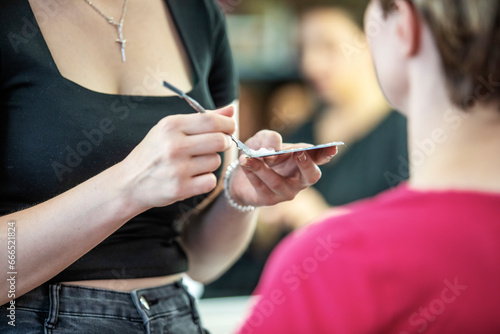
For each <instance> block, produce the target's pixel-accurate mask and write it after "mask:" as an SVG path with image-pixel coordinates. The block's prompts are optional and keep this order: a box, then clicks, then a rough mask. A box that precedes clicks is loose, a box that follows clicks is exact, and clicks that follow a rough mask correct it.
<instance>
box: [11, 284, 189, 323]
mask: <svg viewBox="0 0 500 334" xmlns="http://www.w3.org/2000/svg"><path fill="white" fill-rule="evenodd" d="M51 300H52V303H51ZM55 300H58V303H57V307H58V310H57V313H66V314H71V313H75V314H82V313H85V314H89V315H92V314H96V315H109V316H113V317H123V318H128V319H134V318H137V319H141V320H142V319H143V318H144V317H148V318H150V317H154V316H155V315H157V314H158V312H160V313H162V314H164V313H165V312H168V311H172V312H174V311H175V310H177V309H178V308H179V305H192V300H191V298H190V296H189V295H187V291H186V290H185V287H184V285H183V284H182V282H180V281H179V282H175V283H172V284H168V285H164V286H159V287H153V288H146V289H138V290H134V291H131V292H121V291H114V290H106V289H99V288H89V287H82V286H73V285H65V284H44V285H42V286H40V287H38V288H36V289H34V290H32V291H30V292H28V293H27V294H25V295H23V296H21V297H19V298H17V299H16V307H17V308H25V309H31V310H39V311H44V312H49V311H52V312H53V311H55V310H51V309H50V308H51V305H52V307H54V301H55ZM89 303H91V305H92V308H89ZM110 305H112V306H113V307H110ZM138 310H139V312H138Z"/></svg>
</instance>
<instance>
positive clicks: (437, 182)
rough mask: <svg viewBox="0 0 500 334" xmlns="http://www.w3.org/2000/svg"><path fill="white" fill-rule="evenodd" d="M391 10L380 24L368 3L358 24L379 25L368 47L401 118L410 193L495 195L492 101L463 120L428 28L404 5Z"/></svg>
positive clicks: (498, 142)
mask: <svg viewBox="0 0 500 334" xmlns="http://www.w3.org/2000/svg"><path fill="white" fill-rule="evenodd" d="M396 9H397V10H396V12H395V13H394V14H392V15H389V16H388V17H387V18H384V17H383V14H382V12H381V7H380V4H379V3H378V1H371V2H370V5H369V6H368V9H367V11H366V17H365V22H367V23H368V22H372V23H376V22H379V23H380V22H382V23H383V24H382V25H380V27H381V29H380V31H379V33H378V34H376V35H372V36H369V43H370V46H371V50H372V54H373V58H374V63H375V67H376V70H377V73H378V79H379V82H380V85H381V87H382V89H383V91H384V94H385V95H386V97H387V99H388V100H389V101H390V102H391V103H392V104H393V105H394V106H395V107H396V108H397V109H398V110H401V111H403V112H404V113H405V114H406V115H407V116H408V127H409V137H408V138H409V157H410V172H411V175H410V185H411V186H412V187H413V188H415V189H422V190H431V189H436V190H442V189H466V190H475V191H483V192H493V193H498V192H500V178H499V177H498V170H499V168H500V158H499V157H498V151H499V150H500V135H499V134H500V113H499V112H498V104H499V103H498V101H494V102H490V103H484V102H482V101H481V100H480V96H478V97H477V98H478V104H477V105H476V106H475V107H474V108H473V109H472V110H470V111H468V112H467V113H465V112H464V111H462V110H458V109H457V108H456V107H454V106H453V104H452V103H451V102H450V98H449V95H448V92H447V89H446V84H445V78H444V75H443V70H442V66H441V60H440V56H439V53H438V51H437V47H436V44H435V41H434V38H433V36H432V33H431V31H430V30H429V28H428V26H427V24H426V23H425V22H424V21H422V19H421V18H420V15H419V14H418V13H417V12H416V10H415V8H414V7H413V6H412V5H411V3H410V2H407V1H396ZM437 133H439V136H436V134H437ZM436 139H439V140H436ZM432 142H433V144H431V143H432ZM424 144H427V145H428V147H429V149H422V147H423V145H424Z"/></svg>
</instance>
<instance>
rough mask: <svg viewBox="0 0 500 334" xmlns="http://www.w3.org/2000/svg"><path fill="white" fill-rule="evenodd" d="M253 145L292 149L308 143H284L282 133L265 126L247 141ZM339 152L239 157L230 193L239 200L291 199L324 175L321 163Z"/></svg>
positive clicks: (265, 203)
mask: <svg viewBox="0 0 500 334" xmlns="http://www.w3.org/2000/svg"><path fill="white" fill-rule="evenodd" d="M246 144H247V146H248V147H250V148H252V149H255V150H257V149H260V148H267V149H274V150H281V149H292V148H296V147H304V146H306V144H282V142H281V136H280V135H279V134H278V133H276V132H273V131H269V130H263V131H260V132H258V133H257V134H256V135H255V136H254V137H252V138H250V139H249V140H248V141H247V142H246ZM335 154H337V148H336V147H328V148H324V149H318V150H312V151H303V152H296V153H293V154H284V155H278V156H271V157H266V158H250V159H249V158H247V157H246V156H241V157H240V160H239V161H240V166H241V167H239V168H237V169H236V171H234V175H233V176H232V177H231V184H230V195H231V197H232V198H233V199H234V201H236V202H237V203H238V204H241V205H253V206H269V205H275V204H277V203H280V202H283V201H289V200H292V199H293V198H294V197H295V195H297V193H299V192H300V191H301V190H303V189H305V188H307V187H309V186H311V185H313V184H315V183H316V182H317V181H318V180H319V179H320V177H321V171H320V169H319V168H318V165H322V164H325V163H327V162H329V161H330V160H331V159H332V158H333V156H335Z"/></svg>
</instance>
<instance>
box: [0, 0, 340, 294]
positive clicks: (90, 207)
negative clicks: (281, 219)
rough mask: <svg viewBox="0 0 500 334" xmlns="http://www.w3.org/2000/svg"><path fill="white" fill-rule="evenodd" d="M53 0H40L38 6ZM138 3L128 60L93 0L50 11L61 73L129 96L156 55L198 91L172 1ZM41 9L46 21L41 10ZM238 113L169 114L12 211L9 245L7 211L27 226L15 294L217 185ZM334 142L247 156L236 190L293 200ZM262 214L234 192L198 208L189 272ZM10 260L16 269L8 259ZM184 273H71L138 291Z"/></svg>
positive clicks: (269, 139) (268, 200) (245, 236)
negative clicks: (139, 219) (89, 172)
mask: <svg viewBox="0 0 500 334" xmlns="http://www.w3.org/2000/svg"><path fill="white" fill-rule="evenodd" d="M46 3H47V1H46V0H31V1H30V4H31V6H32V8H33V10H34V12H35V13H39V14H40V13H43V9H44V4H46ZM95 4H96V6H98V7H99V8H100V9H101V10H102V11H103V12H105V13H108V15H110V16H114V17H120V16H121V6H122V2H121V1H118V0H113V1H107V2H104V1H103V2H100V1H99V2H95ZM129 5H130V6H129V9H128V14H127V19H126V25H125V29H124V35H125V38H127V40H128V44H127V62H126V63H125V64H124V63H122V62H121V58H120V52H119V47H118V45H117V44H116V43H110V41H114V39H115V34H116V31H115V30H114V28H112V27H111V28H110V26H109V25H108V24H107V23H106V22H105V20H104V19H103V18H102V17H100V16H99V15H97V14H96V13H95V12H94V11H93V10H92V9H91V8H90V7H88V5H87V4H86V3H85V2H83V1H81V2H80V1H77V2H65V3H64V4H60V5H59V7H57V8H56V9H54V12H51V14H52V15H51V20H48V21H47V20H45V21H43V24H42V22H40V26H41V29H42V33H43V36H44V38H45V39H46V41H47V45H48V46H49V49H50V51H51V53H52V56H53V58H54V60H55V61H56V64H57V66H58V69H59V71H60V72H61V74H62V75H63V76H65V77H66V78H67V79H69V80H72V81H74V82H76V83H78V84H80V85H82V86H84V87H87V88H89V89H93V90H96V91H99V92H104V93H110V94H125V95H128V94H138V93H141V91H137V89H136V88H137V87H139V86H141V85H143V86H144V81H145V80H146V79H147V78H148V70H147V67H148V66H152V67H153V68H154V67H155V66H156V68H157V69H159V71H161V72H165V73H168V75H169V78H170V81H171V82H175V83H176V84H177V83H178V86H179V87H180V88H181V89H184V90H187V91H189V89H190V87H191V86H192V82H191V80H190V78H191V70H190V69H189V66H188V64H189V61H188V60H187V58H186V55H185V52H184V51H183V46H182V44H181V43H180V40H179V39H178V36H177V33H176V31H175V30H174V29H173V25H172V24H171V21H170V18H169V15H168V13H166V11H165V8H164V7H163V6H164V5H163V1H160V0H147V1H142V2H141V3H135V2H133V1H131V2H130V4H129ZM165 13H166V14H165ZM160 14H162V15H160ZM37 18H38V19H40V20H41V18H42V16H41V14H40V15H39V16H38V17H37ZM162 20H163V21H162ZM165 22H167V23H165ZM169 22H170V23H169ZM61 31H65V34H61V33H60V32H61ZM95 36H110V38H109V39H106V38H95ZM160 37H162V38H160ZM165 54H167V55H172V56H171V57H170V56H169V57H164V56H163V55H165ZM147 86H148V88H147V91H146V93H147V95H168V94H170V93H169V92H168V91H166V90H165V89H164V88H162V87H161V86H160V83H157V85H156V86H155V84H154V83H153V82H148V84H147ZM236 117H237V110H235V108H234V107H233V106H229V107H226V108H222V109H219V110H216V111H212V112H209V113H207V114H196V113H193V114H189V115H174V116H169V117H166V118H164V119H163V120H161V121H160V122H159V123H158V124H157V125H155V126H154V127H153V128H152V129H151V130H150V132H149V133H148V134H147V136H146V137H145V138H144V139H143V141H142V142H141V143H140V144H139V145H138V146H137V147H136V148H135V149H134V150H133V151H132V152H131V153H130V154H129V156H127V158H125V159H124V160H123V161H122V162H120V163H118V164H117V165H115V166H113V167H111V168H109V169H107V170H105V171H104V172H102V173H100V174H98V175H96V176H95V177H93V178H91V179H89V180H88V181H86V182H84V183H82V184H80V185H79V186H77V187H75V188H73V189H71V190H69V191H67V192H65V193H62V194H61V195H59V196H57V197H55V198H53V199H51V200H49V201H47V202H44V203H41V204H39V205H36V206H33V207H31V208H29V209H27V210H23V211H20V212H16V213H13V214H10V215H7V216H4V217H1V218H0V219H1V222H2V224H1V225H0V238H1V244H3V245H6V244H7V240H6V239H7V227H8V226H7V222H9V221H15V222H16V228H17V231H18V232H17V244H19V247H18V248H17V250H16V269H17V272H18V277H17V281H16V297H19V296H21V295H22V294H24V293H26V292H28V291H30V290H32V289H33V288H35V287H37V286H39V285H41V284H43V283H44V282H46V281H47V280H49V279H50V278H51V277H54V276H55V275H56V274H58V273H59V272H61V271H62V270H64V268H66V267H67V266H69V265H70V264H71V263H73V262H74V261H76V260H77V259H78V258H80V257H81V256H83V255H84V254H85V253H86V252H88V251H89V250H91V249H92V248H93V247H95V246H96V245H98V244H99V243H100V242H102V241H103V240H104V239H105V238H106V237H108V236H109V235H110V234H112V233H113V232H114V231H116V230H117V229H118V228H119V227H120V226H122V225H123V224H124V223H125V222H127V221H128V220H129V219H131V218H132V217H134V216H136V215H138V214H139V213H141V212H144V211H146V210H148V209H150V208H153V207H158V206H166V205H170V204H173V203H175V202H177V201H180V200H183V199H186V198H189V197H192V196H195V195H198V194H203V193H206V192H208V191H211V190H213V189H214V188H215V187H216V186H217V181H216V178H215V175H214V174H213V173H212V172H213V171H214V170H216V169H217V167H218V166H219V165H220V159H219V157H218V156H217V152H228V153H227V154H228V157H229V159H231V156H233V157H234V156H235V152H234V151H233V152H231V149H232V148H233V150H234V145H233V144H232V143H231V141H230V139H229V137H228V134H232V133H234V132H235V129H236V125H235V118H236ZM247 144H248V146H249V147H251V148H254V149H258V148H260V147H266V148H273V149H276V150H277V149H281V148H282V147H290V145H283V144H282V143H281V138H280V136H279V135H278V134H277V133H275V132H271V131H261V132H259V133H257V134H256V135H255V136H254V137H252V138H251V139H250V140H248V141H247ZM291 146H299V145H291ZM335 153H336V148H330V149H325V150H322V151H319V152H318V151H316V152H314V153H311V154H304V155H301V154H295V155H288V156H286V157H280V158H278V159H276V158H269V159H260V160H259V159H246V158H245V157H243V156H242V157H240V162H241V163H242V165H243V167H239V168H237V170H236V171H235V172H234V174H233V177H232V182H231V188H230V193H231V196H232V197H233V198H234V199H235V200H236V201H237V202H238V203H240V204H242V205H254V206H258V207H260V206H263V205H273V204H276V203H278V202H281V201H284V200H289V199H291V198H293V197H294V196H295V195H296V194H297V193H298V192H299V191H300V190H302V189H304V188H306V187H308V186H309V185H311V184H313V183H314V182H316V181H317V180H318V179H319V178H320V175H321V173H320V171H319V168H318V166H317V165H318V164H322V163H326V162H327V161H329V160H330V159H331V158H332V156H333V155H335ZM229 161H230V160H229ZM254 215H255V214H254V213H241V212H239V211H237V210H235V209H233V208H231V207H230V206H229V204H228V203H227V201H226V199H225V198H224V196H218V197H217V198H216V199H215V200H214V202H213V203H212V205H211V206H209V208H208V209H207V210H206V211H205V212H204V213H203V214H202V215H199V216H195V217H192V219H191V221H190V223H189V225H188V228H187V229H186V231H185V233H184V235H183V237H182V239H181V243H182V244H183V246H184V248H185V250H186V253H187V255H188V258H189V261H190V270H189V272H188V273H187V274H189V275H190V276H191V277H192V278H193V279H195V280H198V281H201V282H207V281H210V280H213V279H215V278H216V277H217V276H218V275H220V274H221V273H222V272H223V271H224V270H225V269H226V268H227V267H228V266H229V265H230V264H231V263H232V262H234V261H235V259H236V258H237V257H238V256H239V254H240V253H241V252H242V251H243V250H244V249H245V247H246V245H247V244H248V241H249V239H250V236H251V235H252V233H253V229H254V221H255V219H254ZM21 245H22V247H21ZM7 255H8V254H7V249H6V247H1V249H0V257H3V258H5V259H7ZM48 259H50V262H49V260H48ZM0 270H2V272H4V273H6V272H8V269H7V262H6V261H4V262H3V263H2V264H1V265H0ZM178 277H179V276H178V275H171V276H166V277H155V278H146V279H131V280H103V281H88V282H66V283H71V284H79V285H85V286H97V287H103V288H110V289H115V290H121V291H129V290H133V289H137V288H144V287H152V286H157V285H160V284H165V283H168V282H171V281H172V280H176V279H178ZM4 282H6V280H4ZM7 291H8V286H7V284H6V283H2V284H1V285H0V296H1V297H0V304H4V303H6V302H7V301H8V299H7Z"/></svg>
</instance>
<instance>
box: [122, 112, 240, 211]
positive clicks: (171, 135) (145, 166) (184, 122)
mask: <svg viewBox="0 0 500 334" xmlns="http://www.w3.org/2000/svg"><path fill="white" fill-rule="evenodd" d="M233 114H234V109H233V108H232V107H226V108H222V109H219V110H215V111H212V112H208V113H206V114H187V115H173V116H168V117H165V118H164V119H162V120H161V121H160V122H158V124H157V125H156V126H154V127H153V128H152V129H151V130H150V131H149V133H148V134H147V135H146V137H145V138H144V139H143V140H142V141H141V143H139V145H137V147H136V148H135V149H134V150H133V151H132V152H131V153H130V154H129V155H128V156H127V157H126V158H125V159H124V160H123V161H122V162H121V163H119V164H118V165H117V166H116V167H118V168H117V172H118V175H117V180H121V181H120V182H121V183H120V185H121V186H122V189H121V190H122V191H124V194H125V196H126V198H127V199H128V200H129V201H130V203H132V204H133V205H134V206H138V209H139V210H147V209H149V208H151V207H159V206H166V205H169V204H172V203H174V202H177V201H180V200H183V199H186V198H189V197H192V196H196V195H200V194H204V193H207V192H209V191H211V190H213V189H214V188H215V187H216V185H217V179H216V177H215V175H214V174H213V171H215V170H216V169H217V168H218V167H219V166H220V164H221V159H220V156H219V154H218V152H223V151H226V150H228V149H229V148H230V147H231V139H230V138H229V136H228V134H232V133H233V132H234V131H235V128H236V124H235V122H234V120H233V118H232V116H233Z"/></svg>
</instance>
